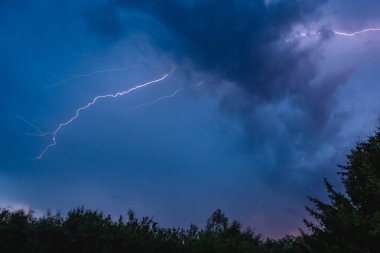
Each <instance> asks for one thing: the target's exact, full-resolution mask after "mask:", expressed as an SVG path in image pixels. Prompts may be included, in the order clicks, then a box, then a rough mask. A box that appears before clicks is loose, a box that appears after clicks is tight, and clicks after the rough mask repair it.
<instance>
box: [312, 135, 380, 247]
mask: <svg viewBox="0 0 380 253" xmlns="http://www.w3.org/2000/svg"><path fill="white" fill-rule="evenodd" d="M340 169H341V170H340V172H339V175H340V177H341V181H342V183H343V185H344V188H345V193H340V192H337V191H335V190H334V188H333V186H332V185H331V184H330V183H329V182H328V181H327V180H326V179H325V185H326V188H327V191H328V194H329V195H328V197H329V199H330V203H323V202H322V201H320V200H318V199H315V198H310V201H311V202H312V203H313V204H314V208H309V207H307V210H308V211H309V213H310V214H311V216H312V217H313V218H314V219H315V221H316V222H310V221H305V223H306V225H307V226H308V227H309V228H310V229H311V231H312V232H313V237H310V238H309V244H310V245H311V246H312V249H313V252H324V253H327V252H334V253H339V252H344V253H350V252H355V253H360V252H362V253H369V252H371V253H372V252H380V129H378V131H377V132H376V133H375V135H373V136H371V137H369V138H368V139H367V141H365V142H360V143H358V144H357V145H356V147H355V148H354V149H353V150H352V151H351V153H350V154H349V155H348V156H347V164H346V165H344V166H340Z"/></svg>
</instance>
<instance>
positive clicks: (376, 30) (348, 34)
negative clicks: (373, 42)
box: [334, 28, 380, 37]
mask: <svg viewBox="0 0 380 253" xmlns="http://www.w3.org/2000/svg"><path fill="white" fill-rule="evenodd" d="M367 32H380V28H367V29H364V30H360V31H356V32H353V33H346V32H338V31H334V33H335V34H336V35H341V36H347V37H353V36H356V35H358V34H361V33H367Z"/></svg>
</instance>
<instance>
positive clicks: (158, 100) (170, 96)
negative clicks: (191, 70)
mask: <svg viewBox="0 0 380 253" xmlns="http://www.w3.org/2000/svg"><path fill="white" fill-rule="evenodd" d="M202 83H203V81H200V82H199V83H197V84H196V85H194V87H198V86H200V85H201V84H202ZM183 90H184V89H183V88H179V89H177V90H175V91H174V92H173V93H172V94H169V95H166V96H163V97H159V98H157V99H155V100H153V101H151V102H149V103H145V104H141V105H137V106H133V107H130V108H128V109H127V111H130V110H137V109H140V108H143V107H148V106H151V105H153V104H155V103H158V102H161V101H163V100H167V99H170V98H173V97H175V96H177V95H178V93H180V92H182V91H183Z"/></svg>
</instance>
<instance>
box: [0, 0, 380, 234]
mask: <svg viewBox="0 0 380 253" xmlns="http://www.w3.org/2000/svg"><path fill="white" fill-rule="evenodd" d="M379 8H380V2H378V1H375V0H363V1H360V2H359V1H355V0H345V1H343V0H330V1H327V0H326V1H325V0H310V1H302V0H265V1H264V0H257V1H248V0H246V1H245V0H240V1H238V0H236V1H220V0H208V1H201V0H166V1H154V0H145V1H137V0H96V1H79V0H78V1H47V0H39V1H28V0H17V1H14V0H13V1H11V0H9V1H8V0H5V1H1V3H0V23H1V25H0V55H1V57H0V85H1V86H0V87H1V90H2V92H1V93H0V114H1V121H0V140H1V141H0V206H1V207H8V208H13V209H15V208H20V207H23V208H32V209H34V210H37V212H42V213H43V212H45V211H46V210H47V209H48V208H50V209H51V210H61V211H63V212H64V211H67V210H68V209H70V208H74V207H76V206H78V205H84V206H86V207H89V208H94V209H95V208H96V209H100V210H103V211H104V212H106V213H110V214H113V215H119V214H126V213H127V211H128V209H132V210H134V211H136V213H137V215H138V216H145V215H147V216H153V217H154V218H155V219H156V220H157V221H158V222H159V223H160V224H162V225H163V226H181V227H186V226H188V225H189V224H190V223H195V224H197V225H201V226H202V225H204V224H205V221H206V219H207V217H208V216H209V215H210V214H211V213H212V212H213V211H214V210H216V209H217V208H221V209H222V210H223V211H225V212H226V214H227V215H228V216H229V217H231V218H233V219H238V220H239V221H241V222H242V224H243V225H244V226H251V227H254V228H256V231H257V232H259V233H262V234H264V236H270V237H275V238H277V237H280V236H283V235H285V234H287V233H288V234H289V233H290V234H292V233H297V230H298V228H299V227H302V218H303V217H305V215H306V213H305V211H304V205H305V204H307V198H306V196H307V195H311V196H315V197H321V198H322V199H323V198H325V190H324V187H323V182H322V181H323V178H324V177H327V178H328V179H329V180H331V181H332V182H333V184H335V185H337V187H338V188H339V187H340V186H339V184H338V182H337V178H336V175H335V173H336V165H337V164H342V163H344V161H345V155H346V154H347V153H348V151H349V150H350V149H351V148H352V147H353V145H354V144H355V143H356V142H357V141H359V140H361V139H364V138H366V137H367V136H368V135H370V134H371V133H372V131H373V130H374V129H375V127H376V126H378V123H379V116H380V115H379V109H380V83H379V78H378V72H379V71H378V69H377V68H378V66H380V58H379V57H378V55H379V53H380V44H379V42H380V32H379V31H368V32H364V33H360V34H356V35H354V36H347V35H349V33H352V32H355V31H360V30H362V29H366V28H380V19H379V15H378V11H377V10H379ZM337 32H342V33H347V35H343V34H339V33H337ZM173 69H174V71H173V72H172V73H171V74H170V75H169V76H168V77H167V78H166V79H165V80H162V81H160V82H157V83H154V84H151V85H148V86H145V87H142V88H140V89H136V90H133V91H132V92H130V93H129V94H125V95H123V96H118V97H117V98H106V99H101V100H98V101H97V102H96V103H95V104H94V105H92V106H91V107H89V108H88V109H87V110H83V111H81V112H80V114H79V117H78V118H76V120H74V121H73V122H71V123H70V124H68V125H66V126H64V127H62V128H61V129H60V130H59V132H57V134H56V145H55V146H52V147H51V148H49V150H47V152H46V153H45V154H44V155H43V156H42V157H41V158H42V159H35V158H36V157H38V156H39V155H40V154H41V152H42V151H43V150H44V148H45V147H46V146H47V145H49V144H50V143H51V142H52V136H51V135H45V136H36V135H41V134H43V133H48V132H53V131H54V130H55V129H57V127H58V126H59V124H61V123H64V122H66V121H67V120H69V119H70V118H72V117H73V116H75V112H76V110H78V108H80V107H83V106H85V105H87V103H89V102H91V101H92V100H93V99H94V98H95V97H96V96H101V95H105V94H116V93H117V92H123V91H127V90H129V89H131V88H133V87H135V86H136V85H140V84H144V83H146V82H149V81H152V80H156V79H159V78H160V77H162V76H163V75H165V74H166V73H169V72H170V71H172V70H173ZM160 98H162V99H160ZM152 102H154V103H152Z"/></svg>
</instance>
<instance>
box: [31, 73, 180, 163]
mask: <svg viewBox="0 0 380 253" xmlns="http://www.w3.org/2000/svg"><path fill="white" fill-rule="evenodd" d="M174 70H175V68H173V69H172V70H171V71H170V72H169V73H167V74H165V75H163V76H162V77H160V78H159V79H156V80H153V81H149V82H146V83H143V84H140V85H137V86H135V87H133V88H130V89H128V90H125V91H121V92H117V93H114V94H106V95H100V96H97V97H95V98H93V99H92V101H91V102H89V103H87V105H85V106H83V107H80V108H78V109H77V110H76V112H75V114H74V116H73V117H71V118H70V119H68V120H67V121H65V122H62V123H60V124H59V125H58V127H57V128H56V129H55V130H54V131H53V132H51V133H50V135H52V138H51V143H50V144H48V145H47V146H46V147H45V148H44V149H43V150H42V152H41V153H40V155H39V156H37V157H36V159H38V160H40V159H42V157H43V156H44V155H45V153H46V152H47V151H48V150H49V149H50V148H51V147H53V146H55V145H56V144H57V140H56V137H57V134H58V133H59V131H60V130H61V129H62V128H63V127H65V126H68V125H70V124H71V123H72V122H73V121H74V120H76V119H77V118H78V117H79V116H80V113H81V111H84V110H86V109H88V108H90V107H91V106H93V105H94V104H95V103H96V102H97V101H99V100H101V99H105V98H117V97H120V96H124V95H126V94H129V93H131V92H133V91H135V90H138V89H142V88H144V87H146V86H148V85H150V84H154V83H158V82H160V81H163V80H164V79H166V78H167V77H168V76H169V75H170V74H171V73H173V71H174ZM46 134H49V133H46Z"/></svg>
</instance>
